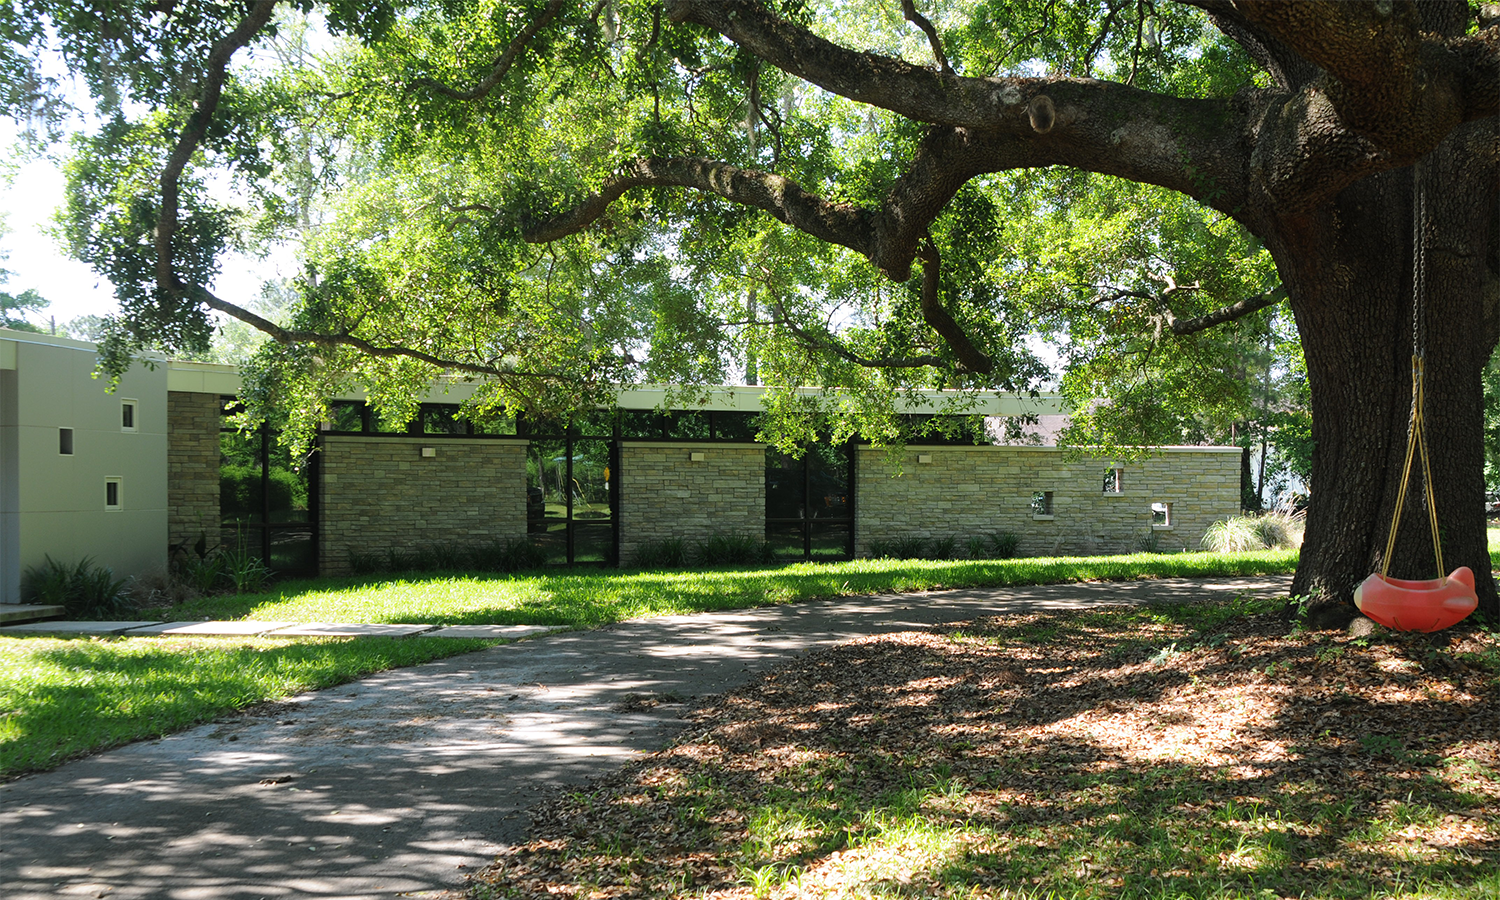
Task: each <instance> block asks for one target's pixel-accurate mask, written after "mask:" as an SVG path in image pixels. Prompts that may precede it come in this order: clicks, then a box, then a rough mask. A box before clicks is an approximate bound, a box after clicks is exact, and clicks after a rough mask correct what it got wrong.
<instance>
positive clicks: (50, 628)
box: [0, 621, 157, 634]
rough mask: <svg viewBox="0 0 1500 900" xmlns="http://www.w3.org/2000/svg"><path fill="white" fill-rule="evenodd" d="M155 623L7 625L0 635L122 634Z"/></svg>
mask: <svg viewBox="0 0 1500 900" xmlns="http://www.w3.org/2000/svg"><path fill="white" fill-rule="evenodd" d="M155 624H157V623H155V622H72V621H62V622H27V623H26V624H25V625H7V626H6V627H4V628H0V634H121V633H122V632H125V631H129V630H131V629H133V628H139V627H141V626H143V625H155Z"/></svg>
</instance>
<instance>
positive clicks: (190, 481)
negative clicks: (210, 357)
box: [167, 391, 219, 549]
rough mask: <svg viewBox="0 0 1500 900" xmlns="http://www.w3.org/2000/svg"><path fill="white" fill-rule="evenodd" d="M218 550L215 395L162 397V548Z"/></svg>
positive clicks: (180, 393)
mask: <svg viewBox="0 0 1500 900" xmlns="http://www.w3.org/2000/svg"><path fill="white" fill-rule="evenodd" d="M200 537H207V546H208V547H209V548H210V549H212V548H213V547H216V546H218V544H219V395H218V394H200V393H186V392H183V391H168V392H167V545H168V547H179V546H181V547H188V548H191V547H192V546H193V545H194V544H196V543H197V542H198V539H199V538H200Z"/></svg>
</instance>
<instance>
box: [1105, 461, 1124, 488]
mask: <svg viewBox="0 0 1500 900" xmlns="http://www.w3.org/2000/svg"><path fill="white" fill-rule="evenodd" d="M1104 493H1106V494H1123V493H1125V470H1124V469H1122V468H1120V467H1119V466H1115V467H1114V468H1111V469H1107V470H1105V472H1104Z"/></svg>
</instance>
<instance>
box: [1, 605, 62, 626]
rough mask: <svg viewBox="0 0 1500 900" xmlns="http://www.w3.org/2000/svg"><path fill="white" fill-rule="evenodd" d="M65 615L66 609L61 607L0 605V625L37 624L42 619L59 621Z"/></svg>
mask: <svg viewBox="0 0 1500 900" xmlns="http://www.w3.org/2000/svg"><path fill="white" fill-rule="evenodd" d="M67 614H68V611H67V609H66V608H64V607H61V606H42V605H40V604H30V603H5V604H0V625H19V624H21V623H22V622H39V621H41V620H42V619H61V618H62V617H63V616H66V615H67Z"/></svg>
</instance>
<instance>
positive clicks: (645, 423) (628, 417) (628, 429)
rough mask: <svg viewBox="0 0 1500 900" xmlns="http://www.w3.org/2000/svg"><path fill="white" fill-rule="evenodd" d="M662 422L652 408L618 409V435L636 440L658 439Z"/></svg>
mask: <svg viewBox="0 0 1500 900" xmlns="http://www.w3.org/2000/svg"><path fill="white" fill-rule="evenodd" d="M663 428H664V424H663V422H662V417H661V416H659V415H657V413H656V410H653V409H622V410H620V436H621V437H626V438H635V439H637V440H660V439H661V437H662V433H663Z"/></svg>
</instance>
